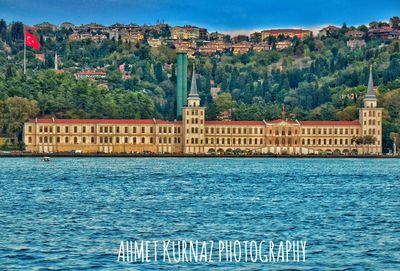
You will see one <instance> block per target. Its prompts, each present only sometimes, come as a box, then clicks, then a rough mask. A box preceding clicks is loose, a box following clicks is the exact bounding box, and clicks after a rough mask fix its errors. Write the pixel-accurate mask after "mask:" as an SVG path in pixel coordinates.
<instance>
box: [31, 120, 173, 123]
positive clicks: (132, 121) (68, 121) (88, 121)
mask: <svg viewBox="0 0 400 271" xmlns="http://www.w3.org/2000/svg"><path fill="white" fill-rule="evenodd" d="M154 121H155V122H156V123H157V124H177V123H176V122H172V121H165V120H153V119H54V120H53V119H37V120H36V119H30V120H29V122H30V123H56V124H100V123H104V124H154V123H155V122H154Z"/></svg>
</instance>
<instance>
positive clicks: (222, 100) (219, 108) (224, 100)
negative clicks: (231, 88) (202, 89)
mask: <svg viewBox="0 0 400 271" xmlns="http://www.w3.org/2000/svg"><path fill="white" fill-rule="evenodd" d="M214 104H215V110H216V114H217V116H218V115H221V114H222V113H224V112H226V111H230V110H232V108H233V106H234V102H233V101H232V96H231V94H230V93H226V92H225V93H222V94H220V95H218V96H217V97H216V98H215V100H214Z"/></svg>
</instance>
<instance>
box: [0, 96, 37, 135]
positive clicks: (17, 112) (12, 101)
mask: <svg viewBox="0 0 400 271" xmlns="http://www.w3.org/2000/svg"><path fill="white" fill-rule="evenodd" d="M38 113H39V108H38V105H37V102H36V101H32V100H28V99H26V98H21V97H17V96H15V97H10V98H7V99H6V100H4V101H0V125H1V127H2V128H3V130H4V131H5V132H6V133H7V134H10V135H14V136H15V137H16V135H17V133H18V132H20V131H21V130H22V127H23V126H24V122H26V121H27V120H28V119H29V118H33V117H35V116H36V115H37V114H38Z"/></svg>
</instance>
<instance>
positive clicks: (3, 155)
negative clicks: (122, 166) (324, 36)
mask: <svg viewBox="0 0 400 271" xmlns="http://www.w3.org/2000/svg"><path fill="white" fill-rule="evenodd" d="M44 156H46V157H60V158H88V157H95V158H113V157H114V158H328V159H329V158H347V159H349V158H351V159H354V158H358V159H365V158H377V159H378V158H379V159H380V158H383V159H385V158H387V159H396V158H397V159H399V158H400V156H399V155H397V156H393V155H280V154H274V155H271V154H265V155H262V154H260V155H212V154H197V155H195V154H124V153H111V154H106V153H90V154H89V153H83V154H76V153H46V154H42V153H0V158H13V157H15V158H16V157H19V158H21V157H22V158H23V157H28V158H29V157H44Z"/></svg>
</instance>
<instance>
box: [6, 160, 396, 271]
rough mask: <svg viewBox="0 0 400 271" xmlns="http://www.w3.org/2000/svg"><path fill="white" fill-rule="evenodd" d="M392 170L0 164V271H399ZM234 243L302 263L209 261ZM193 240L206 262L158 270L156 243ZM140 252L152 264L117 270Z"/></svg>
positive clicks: (360, 165) (342, 164) (196, 163)
mask: <svg viewBox="0 0 400 271" xmlns="http://www.w3.org/2000/svg"><path fill="white" fill-rule="evenodd" d="M399 168H400V160H399V159H317V158H311V159H279V158H251V159H248V158H226V159H225V158H51V161H50V162H42V161H40V158H2V159H0V187H1V188H0V270H47V269H48V270H66V269H67V270H400V170H399ZM235 240H236V241H238V242H240V244H239V243H238V244H239V245H241V254H242V256H243V255H244V252H243V251H244V247H245V246H244V244H245V243H246V242H247V245H248V246H249V245H250V242H252V241H254V242H255V244H257V246H258V245H259V244H260V242H262V241H265V243H263V244H264V246H263V249H265V255H267V256H270V255H269V248H270V247H269V245H270V242H273V243H274V244H275V248H274V249H273V253H275V257H276V256H277V253H278V247H279V244H280V242H282V244H283V245H284V246H285V248H286V242H287V241H288V242H290V244H294V245H295V242H297V241H302V242H305V244H306V247H305V255H304V256H305V258H303V255H302V251H301V250H300V253H299V255H300V257H299V259H298V261H297V260H296V261H293V260H292V254H291V251H289V252H288V253H289V254H288V255H289V257H288V260H287V261H285V260H286V259H287V258H286V254H285V256H284V257H283V260H282V258H280V259H275V261H272V258H270V261H265V262H264V261H261V260H259V259H258V258H257V260H256V261H252V260H251V259H250V258H249V259H247V261H245V258H244V257H242V258H241V259H240V261H235V259H237V256H238V255H234V256H236V258H235V257H233V260H232V258H230V257H229V256H232V255H228V256H227V255H226V254H222V260H220V258H219V257H218V256H219V255H218V252H219V251H218V249H219V247H218V246H219V245H220V244H221V243H220V242H226V243H223V244H224V245H225V244H226V248H227V247H228V244H229V242H231V244H232V245H234V244H235V243H234V241H235ZM196 241H197V242H198V243H197V244H198V245H199V248H198V249H199V250H202V249H203V248H202V245H204V242H206V249H205V251H206V253H207V257H209V256H210V257H212V258H211V260H212V261H207V260H205V258H203V260H202V261H198V259H197V261H194V260H193V259H194V258H192V260H191V261H188V260H185V257H183V258H181V261H177V262H174V260H172V261H168V260H167V261H165V259H163V256H165V255H163V248H162V246H163V245H164V242H171V243H169V246H170V247H169V248H168V251H169V252H170V253H172V248H173V249H174V250H175V252H176V250H177V249H178V248H180V249H182V244H183V242H185V243H186V245H188V246H189V244H190V243H189V242H192V246H193V245H194V244H195V242H196ZM140 242H149V244H150V246H151V245H153V244H154V243H151V242H159V243H158V244H159V245H160V248H159V250H158V255H156V256H155V257H154V251H153V249H152V248H150V250H151V251H150V257H149V259H148V260H146V259H145V258H141V257H142V256H143V255H140V254H139V257H137V258H132V259H130V258H129V257H128V258H125V260H124V261H123V260H122V258H121V257H120V256H121V255H120V254H121V244H122V246H123V249H126V246H125V244H131V243H133V244H135V243H136V244H141V243H140ZM172 242H174V243H173V245H172ZM178 242H179V243H178ZM211 242H214V245H215V246H214V247H213V248H212V249H211V247H210V245H209V244H211ZM186 245H185V246H186ZM153 248H154V247H153ZM247 248H249V247H247ZM254 248H255V247H253V253H254ZM285 248H284V249H285ZM299 248H301V247H299ZM128 250H129V246H128ZM133 250H134V249H133ZM227 251H228V250H227ZM230 251H232V250H230ZM126 252H127V251H124V252H123V253H125V254H126ZM180 252H182V250H180ZM199 252H200V251H199ZM260 252H261V250H260V251H259V253H260ZM283 252H284V253H286V252H285V251H283ZM210 253H211V254H213V255H209V254H210ZM223 253H224V252H223ZM131 255H132V254H131ZM260 255H261V254H260ZM169 256H170V257H171V258H172V255H171V254H170V255H169ZM180 256H182V255H180ZM176 257H177V256H176ZM172 259H173V258H172ZM175 259H177V258H175ZM206 259H209V258H206Z"/></svg>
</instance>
